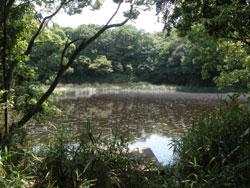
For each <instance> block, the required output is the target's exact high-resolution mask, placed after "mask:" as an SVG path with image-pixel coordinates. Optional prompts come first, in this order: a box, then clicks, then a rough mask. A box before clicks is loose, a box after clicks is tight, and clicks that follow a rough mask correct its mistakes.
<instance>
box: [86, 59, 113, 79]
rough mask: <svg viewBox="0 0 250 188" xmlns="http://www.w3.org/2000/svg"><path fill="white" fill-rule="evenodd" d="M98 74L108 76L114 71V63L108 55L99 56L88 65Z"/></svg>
mask: <svg viewBox="0 0 250 188" xmlns="http://www.w3.org/2000/svg"><path fill="white" fill-rule="evenodd" d="M88 68H89V69H90V70H91V71H93V72H94V74H95V75H97V76H106V75H108V74H110V73H112V72H113V69H112V63H111V61H109V60H108V59H107V58H106V56H102V55H101V56H98V57H97V58H96V59H95V60H94V62H93V63H91V64H90V65H89V67H88Z"/></svg>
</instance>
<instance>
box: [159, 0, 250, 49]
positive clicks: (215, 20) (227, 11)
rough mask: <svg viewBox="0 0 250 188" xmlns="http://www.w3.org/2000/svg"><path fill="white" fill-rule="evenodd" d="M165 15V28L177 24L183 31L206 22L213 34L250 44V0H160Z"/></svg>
mask: <svg viewBox="0 0 250 188" xmlns="http://www.w3.org/2000/svg"><path fill="white" fill-rule="evenodd" d="M156 2H157V10H158V11H159V12H160V11H162V12H163V14H164V20H165V28H166V29H171V28H172V27H177V28H178V29H179V31H181V33H182V34H185V33H187V31H189V30H190V29H191V27H192V26H193V25H194V24H203V25H204V26H205V28H206V29H207V31H208V33H209V34H210V35H213V36H215V37H217V38H224V39H229V40H233V41H240V42H242V43H243V44H245V45H248V46H249V45H250V34H249V30H250V24H249V17H250V5H249V1H248V0H230V1H228V0H214V1H209V0H185V1H179V0H167V1H162V0H159V1H156Z"/></svg>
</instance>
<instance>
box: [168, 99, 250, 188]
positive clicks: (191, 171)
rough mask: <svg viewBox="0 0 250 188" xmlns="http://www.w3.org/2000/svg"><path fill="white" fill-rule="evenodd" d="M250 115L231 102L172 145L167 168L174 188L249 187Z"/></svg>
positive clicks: (208, 116) (206, 116)
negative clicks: (173, 155) (172, 161)
mask: <svg viewBox="0 0 250 188" xmlns="http://www.w3.org/2000/svg"><path fill="white" fill-rule="evenodd" d="M249 143H250V111H249V109H248V107H247V106H246V105H243V104H239V103H238V102H234V103H233V104H231V105H229V106H228V109H226V110H223V111H218V112H216V113H213V114H210V115H205V116H203V117H202V118H201V119H200V120H199V121H198V122H197V124H196V125H195V126H194V127H193V128H192V130H191V131H190V132H189V133H188V134H187V135H186V136H184V137H183V138H182V139H181V140H180V141H178V142H177V144H176V145H175V150H176V154H177V156H178V157H177V159H176V161H175V164H174V165H173V166H171V167H168V168H167V170H166V172H167V174H168V175H169V174H172V175H173V176H172V177H174V178H169V177H167V179H168V181H169V182H171V183H173V184H174V187H176V186H177V187H248V186H249V185H250V144H249Z"/></svg>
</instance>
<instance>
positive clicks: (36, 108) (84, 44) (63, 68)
mask: <svg viewBox="0 0 250 188" xmlns="http://www.w3.org/2000/svg"><path fill="white" fill-rule="evenodd" d="M119 8H120V4H119V5H118V7H117V10H116V11H115V13H114V14H113V15H112V17H111V18H112V19H113V18H114V16H115V15H116V14H117V12H118V10H119ZM112 19H109V21H108V22H107V23H106V25H104V26H103V27H102V28H101V29H100V30H99V31H98V32H97V33H96V34H94V35H93V36H92V37H90V38H89V39H88V40H86V41H82V42H81V43H80V45H79V46H78V47H77V48H76V49H75V51H74V52H73V53H72V55H71V56H70V58H69V60H68V63H67V64H66V65H65V66H61V67H60V69H59V71H58V73H57V75H56V77H55V79H54V80H53V82H52V84H51V85H50V87H49V88H48V90H47V91H46V92H45V93H44V94H43V95H42V97H41V98H40V99H39V100H38V102H37V103H36V104H35V106H34V107H33V108H32V109H31V110H30V111H29V112H28V113H27V114H25V115H24V116H23V117H22V119H21V120H20V121H19V122H18V123H16V124H14V125H13V126H12V127H11V129H10V131H11V132H12V131H13V130H14V129H16V128H20V127H22V126H23V125H24V124H25V123H27V122H28V121H29V120H30V119H31V118H32V117H33V116H34V115H35V114H36V113H37V112H39V111H40V109H41V106H42V104H43V103H44V102H45V101H46V100H47V99H48V98H49V96H50V95H51V94H52V93H53V91H54V90H55V88H56V86H57V84H58V83H59V81H60V80H61V78H62V76H63V74H64V73H65V72H66V70H67V69H68V68H69V67H70V66H71V65H72V64H73V63H74V61H75V59H76V58H77V56H78V55H79V53H80V52H81V51H82V50H84V49H85V48H86V47H87V46H88V45H89V44H91V43H92V42H93V41H94V40H95V39H97V38H98V37H99V36H100V35H101V34H102V33H103V32H105V31H106V30H107V29H110V28H112V27H120V26H122V25H124V24H126V23H127V22H128V20H129V18H127V19H125V20H124V21H123V22H121V23H116V24H110V25H109V23H110V22H111V21H112ZM73 42H75V41H71V43H68V45H65V47H64V51H63V52H62V53H64V54H65V52H66V49H67V48H68V47H69V44H72V43H73ZM63 57H64V56H63Z"/></svg>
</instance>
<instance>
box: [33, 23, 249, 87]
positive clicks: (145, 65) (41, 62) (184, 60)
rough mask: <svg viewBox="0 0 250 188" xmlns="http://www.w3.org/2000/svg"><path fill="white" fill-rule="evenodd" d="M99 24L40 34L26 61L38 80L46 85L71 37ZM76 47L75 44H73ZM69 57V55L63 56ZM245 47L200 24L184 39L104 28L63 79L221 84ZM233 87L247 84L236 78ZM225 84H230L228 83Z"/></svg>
mask: <svg viewBox="0 0 250 188" xmlns="http://www.w3.org/2000/svg"><path fill="white" fill-rule="evenodd" d="M100 27H101V26H98V25H81V26H79V27H77V28H76V29H72V28H62V27H59V26H54V27H51V28H49V29H47V31H46V32H45V33H44V34H43V35H41V37H40V38H39V40H41V42H40V43H39V42H37V43H36V45H35V47H34V50H33V52H32V54H31V59H30V65H32V66H34V67H35V69H36V70H37V73H38V77H39V80H40V81H41V82H43V83H49V82H50V80H51V79H52V78H53V75H54V74H55V72H56V70H58V64H56V63H54V62H57V61H58V60H59V59H60V52H61V50H62V49H63V48H64V45H63V44H64V43H65V42H66V40H67V38H68V37H69V38H70V40H72V41H74V40H77V39H79V38H88V37H89V36H91V35H92V33H95V32H96V31H98V30H99V29H100ZM71 48H72V49H71V50H74V46H72V47H71ZM66 56H67V55H66ZM247 58H249V56H248V55H247V49H246V48H244V47H243V46H242V45H240V44H237V43H232V42H228V41H225V40H222V39H221V40H218V39H214V38H213V37H211V36H210V35H209V34H208V33H206V30H205V28H204V27H203V26H202V25H201V24H197V25H194V26H193V27H192V28H191V30H190V31H189V32H188V33H187V35H186V36H185V37H181V36H180V35H178V34H177V32H176V31H175V30H173V31H172V32H171V33H170V35H166V34H164V33H147V32H145V31H143V30H138V29H136V28H135V27H133V26H130V25H127V26H123V27H120V28H116V29H113V30H109V31H107V32H105V33H104V34H103V35H102V36H101V37H100V38H98V39H97V40H96V41H95V42H94V43H92V44H91V45H89V46H88V48H86V49H85V50H84V51H82V52H81V53H80V56H79V57H78V58H77V59H76V60H75V61H77V63H75V64H74V65H73V66H72V67H71V68H70V70H68V72H67V74H66V75H65V76H64V77H63V82H64V83H77V84H80V83H86V82H90V83H92V82H99V83H102V82H108V83H120V82H138V81H147V82H150V83H155V84H176V85H190V86H215V84H217V85H219V86H220V85H223V86H225V85H226V83H225V80H227V81H229V79H230V76H229V77H228V76H227V78H223V76H224V77H225V76H226V75H225V72H226V71H230V70H235V68H243V67H244V64H245V63H244V62H246V61H247ZM239 82H240V83H237V87H246V85H247V80H240V81H239ZM229 83H230V84H229V85H230V86H233V83H232V82H231V81H229Z"/></svg>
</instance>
